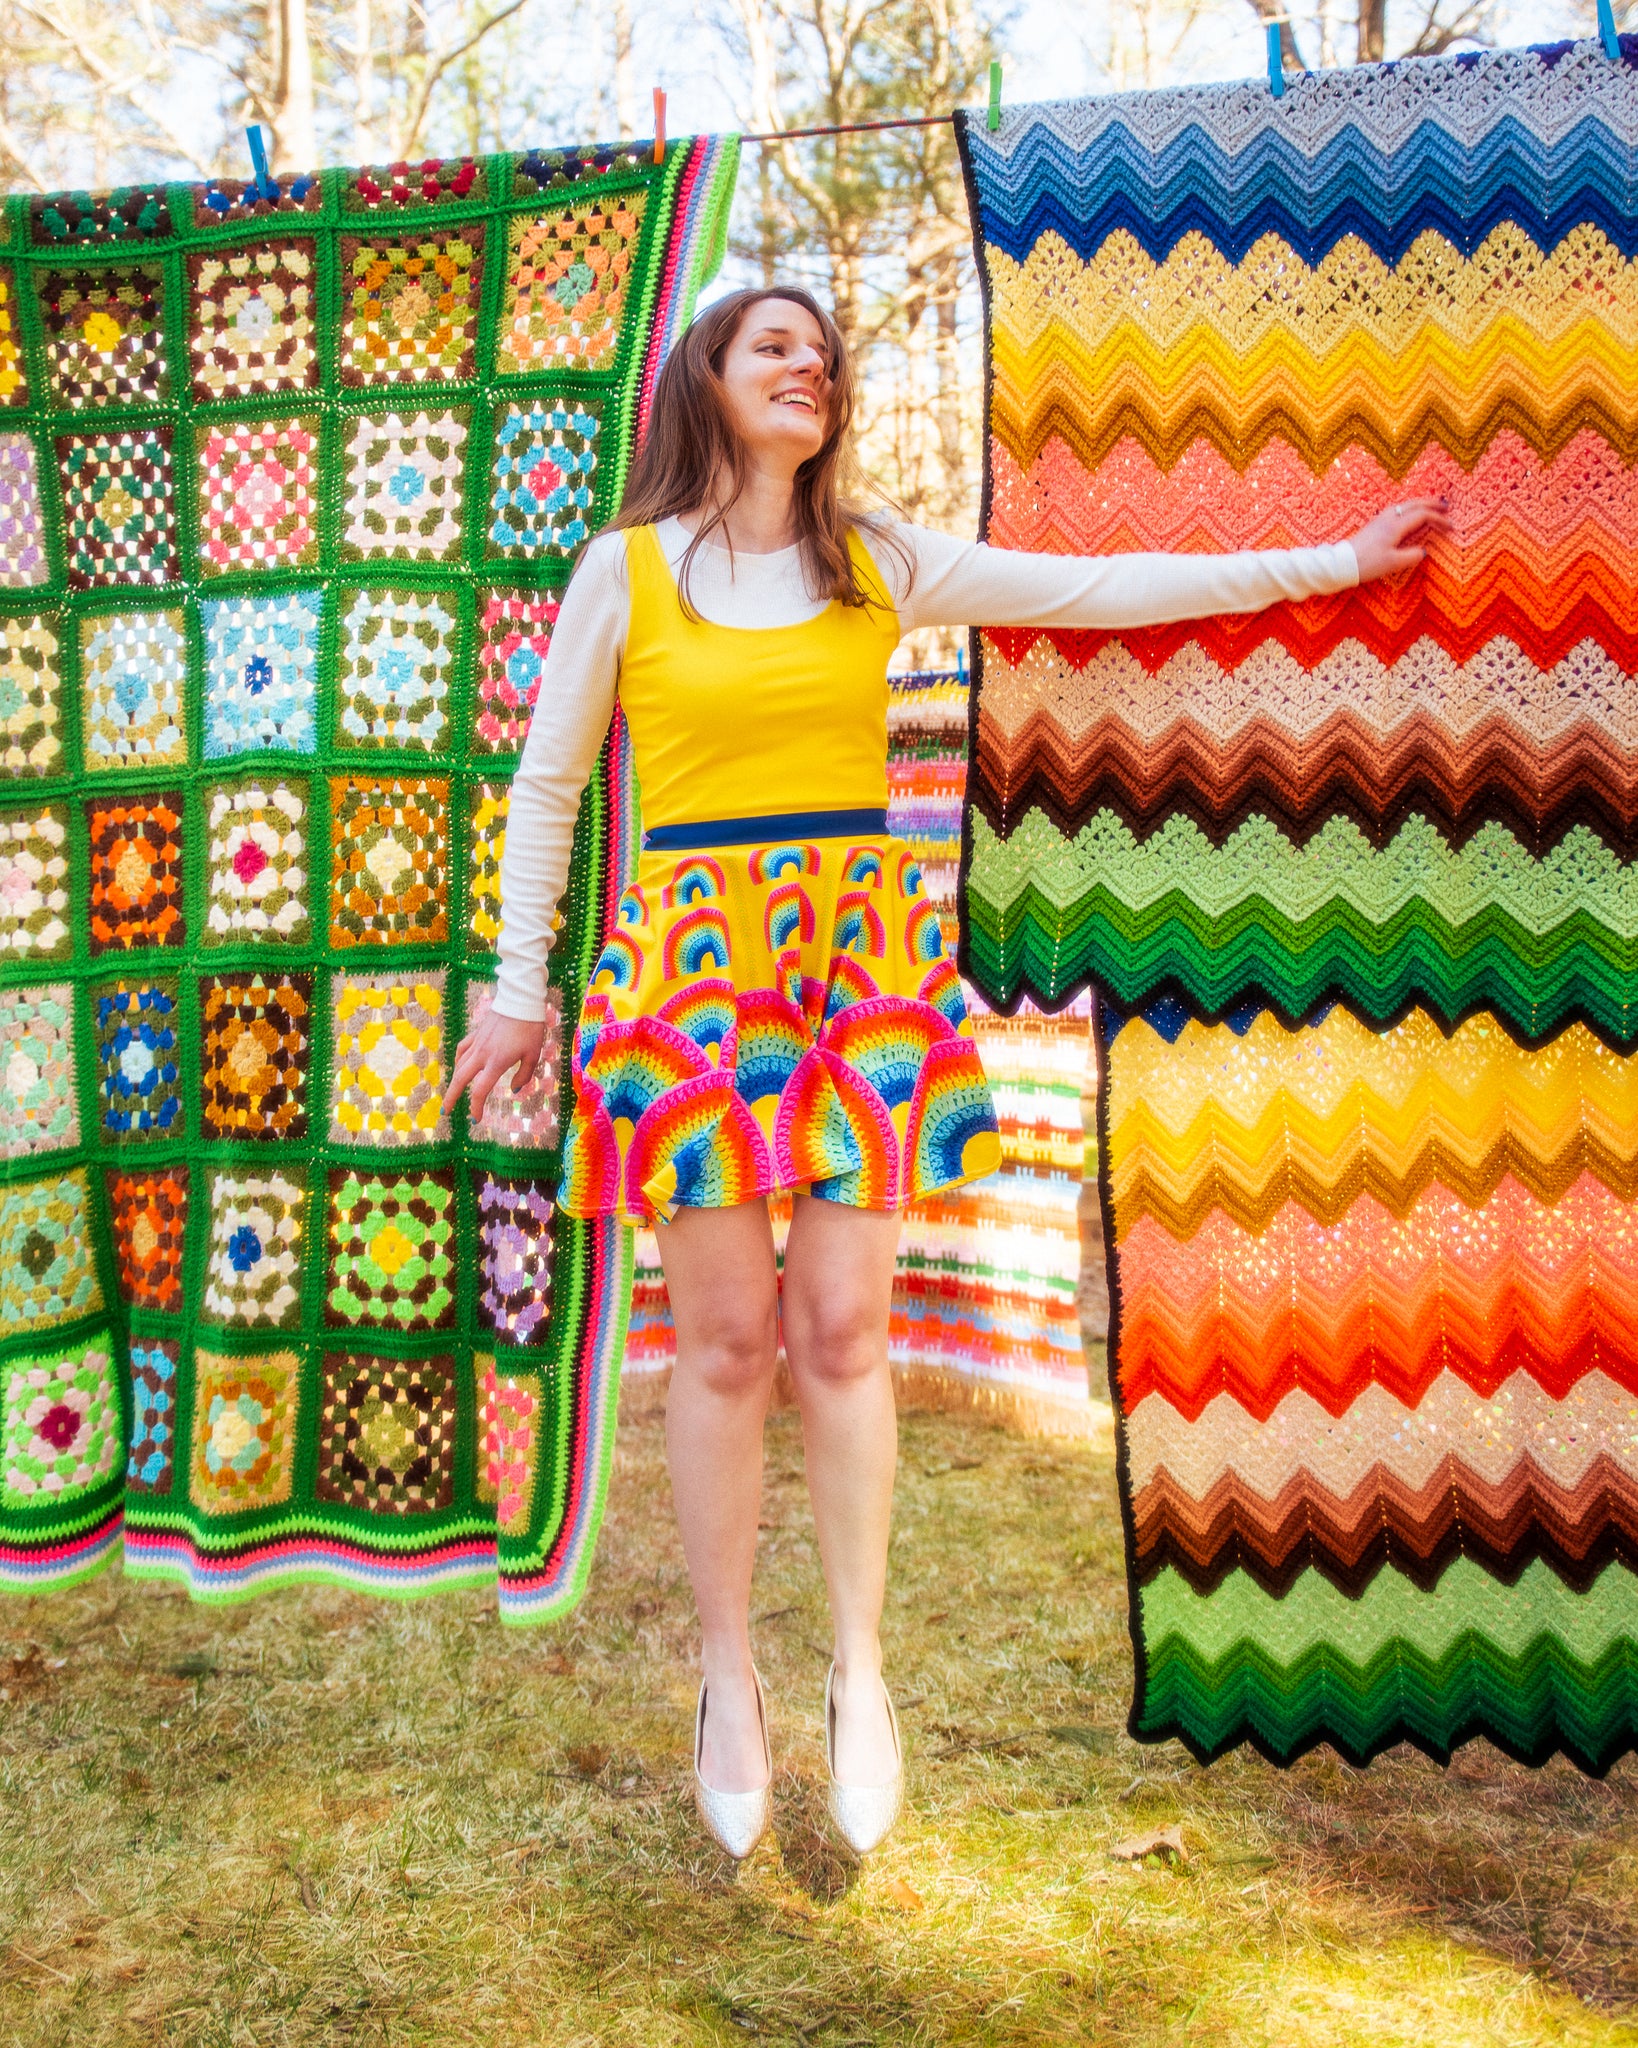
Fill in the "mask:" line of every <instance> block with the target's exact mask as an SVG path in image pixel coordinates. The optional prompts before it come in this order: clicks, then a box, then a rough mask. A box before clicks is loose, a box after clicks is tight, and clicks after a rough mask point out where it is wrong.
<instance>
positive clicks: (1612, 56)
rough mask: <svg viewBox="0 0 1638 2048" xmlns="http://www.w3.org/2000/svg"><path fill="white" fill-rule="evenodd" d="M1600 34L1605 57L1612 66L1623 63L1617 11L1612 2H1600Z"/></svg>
mask: <svg viewBox="0 0 1638 2048" xmlns="http://www.w3.org/2000/svg"><path fill="white" fill-rule="evenodd" d="M1598 33H1599V36H1600V37H1601V38H1602V40H1603V44H1604V55H1605V56H1606V57H1608V59H1609V60H1610V62H1611V63H1612V64H1619V63H1620V61H1621V38H1620V37H1619V36H1618V35H1617V34H1616V33H1615V9H1614V8H1613V7H1611V5H1610V0H1598Z"/></svg>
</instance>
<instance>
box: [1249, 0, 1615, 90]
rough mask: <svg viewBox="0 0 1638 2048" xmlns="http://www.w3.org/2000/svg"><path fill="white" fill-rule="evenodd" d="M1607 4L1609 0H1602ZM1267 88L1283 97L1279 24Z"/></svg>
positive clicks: (1272, 39)
mask: <svg viewBox="0 0 1638 2048" xmlns="http://www.w3.org/2000/svg"><path fill="white" fill-rule="evenodd" d="M1602 4H1603V5H1605V6H1608V5H1609V0H1602ZM1268 89H1269V91H1270V92H1271V93H1272V94H1273V95H1274V97H1275V98H1276V99H1277V100H1283V99H1284V98H1285V60H1284V58H1283V57H1282V56H1281V55H1280V24H1279V23H1278V22H1277V21H1271V22H1270V23H1269V24H1268Z"/></svg>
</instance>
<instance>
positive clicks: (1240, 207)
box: [968, 115, 1638, 263]
mask: <svg viewBox="0 0 1638 2048" xmlns="http://www.w3.org/2000/svg"><path fill="white" fill-rule="evenodd" d="M968 142H969V147H970V149H971V151H972V157H973V169H974V171H975V173H976V176H977V182H978V190H979V194H980V200H981V205H980V213H981V218H982V226H983V233H984V237H985V240H986V241H987V242H988V243H989V244H991V245H992V246H994V247H996V248H999V249H1002V250H1004V251H1005V252H1006V254H1007V255H1009V256H1010V257H1012V258H1013V260H1014V261H1015V262H1020V263H1021V262H1022V261H1023V260H1024V258H1025V257H1026V256H1027V255H1028V254H1029V252H1030V250H1031V249H1032V248H1033V247H1034V245H1035V243H1036V241H1037V240H1038V239H1039V237H1040V236H1041V235H1042V234H1044V233H1046V232H1048V231H1049V230H1050V231H1051V232H1053V233H1056V234H1059V235H1061V236H1062V237H1063V239H1064V240H1065V241H1066V242H1067V243H1069V245H1070V246H1071V248H1073V249H1074V250H1075V253H1076V254H1077V255H1078V256H1080V257H1081V258H1082V259H1083V260H1084V259H1086V258H1087V257H1089V256H1090V255H1092V253H1093V252H1094V251H1095V250H1097V249H1098V248H1099V247H1100V246H1101V245H1102V244H1103V243H1104V242H1105V241H1106V240H1107V239H1108V237H1109V236H1110V235H1111V234H1114V233H1116V232H1117V231H1124V232H1125V233H1127V234H1130V235H1131V236H1132V237H1133V238H1134V239H1135V240H1136V241H1137V242H1139V243H1140V244H1141V245H1142V247H1143V248H1144V249H1145V250H1147V252H1148V254H1149V255H1150V257H1151V258H1153V259H1154V260H1155V261H1156V262H1159V261H1161V260H1163V259H1164V258H1165V257H1166V256H1167V255H1168V254H1169V253H1170V252H1171V250H1173V249H1174V248H1175V247H1176V246H1177V244H1178V243H1179V242H1180V241H1181V240H1182V239H1183V237H1184V236H1185V235H1188V234H1193V233H1198V234H1202V235H1205V236H1206V237H1207V238H1208V239H1209V240H1210V241H1211V243H1212V244H1213V246H1214V247H1216V248H1217V249H1219V250H1220V251H1221V252H1222V253H1223V255H1224V256H1226V257H1227V258H1228V259H1229V260H1230V261H1232V262H1236V263H1237V262H1239V261H1240V260H1241V259H1242V258H1243V257H1244V256H1245V254H1246V252H1247V250H1248V249H1250V248H1251V246H1252V245H1253V244H1254V243H1255V242H1256V241H1257V239H1258V237H1259V236H1261V235H1267V234H1276V235H1279V236H1280V237H1281V238H1282V239H1283V240H1285V241H1286V242H1288V243H1289V244H1290V246H1291V247H1292V248H1293V249H1295V250H1296V251H1298V253H1299V254H1300V255H1301V256H1302V258H1303V260H1304V261H1305V262H1308V263H1313V262H1316V261H1318V260H1319V258H1321V257H1322V256H1324V255H1325V254H1326V253H1327V252H1328V251H1330V250H1331V249H1333V248H1335V246H1336V245H1337V243H1338V242H1339V241H1341V240H1342V239H1343V238H1344V237H1345V236H1348V235H1357V236H1358V237H1359V238H1360V240H1362V241H1363V242H1365V243H1366V244H1367V245H1368V246H1369V247H1370V248H1371V249H1372V250H1373V251H1374V252H1375V254H1376V255H1377V256H1379V257H1380V258H1381V259H1382V260H1383V261H1384V262H1396V261H1397V260H1398V259H1399V258H1400V257H1401V256H1402V255H1403V254H1404V252H1405V251H1406V249H1408V248H1409V247H1410V245H1411V243H1412V242H1414V241H1415V239H1416V237H1417V236H1418V235H1420V234H1423V233H1425V232H1427V231H1428V230H1429V229H1432V230H1434V231H1435V232H1437V233H1438V234H1441V235H1443V236H1444V237H1445V238H1446V239H1447V240H1448V241H1449V242H1451V243H1452V244H1453V246H1455V247H1456V248H1459V249H1460V250H1461V251H1462V253H1463V254H1464V255H1471V254H1472V252H1473V251H1474V249H1476V248H1477V247H1478V246H1479V244H1480V243H1481V242H1482V241H1483V240H1484V239H1485V237H1486V236H1487V235H1489V234H1490V233H1491V232H1492V231H1493V230H1494V229H1495V228H1496V226H1497V225H1498V224H1499V223H1501V222H1503V221H1513V222H1516V223H1517V225H1518V226H1519V227H1521V228H1522V229H1523V230H1524V232H1525V233H1526V234H1528V235H1529V237H1530V238H1531V240H1532V241H1533V242H1535V244H1536V245H1537V247H1538V248H1541V249H1543V250H1551V249H1553V248H1555V247H1556V246H1557V245H1558V243H1559V242H1560V241H1562V240H1563V238H1564V237H1565V235H1567V234H1568V233H1569V232H1570V231H1571V230H1572V229H1573V228H1575V227H1576V226H1578V225H1580V224H1581V223H1583V222H1591V223H1592V224H1594V225H1596V226H1597V227H1598V228H1600V229H1601V230H1602V232H1603V233H1604V234H1606V235H1608V237H1609V238H1610V240H1611V241H1612V242H1613V243H1614V244H1615V245H1616V246H1617V247H1618V248H1619V249H1620V250H1621V252H1622V254H1623V255H1624V256H1631V255H1633V254H1635V253H1638V211H1635V209H1634V206H1633V194H1634V163H1633V151H1632V149H1631V146H1630V144H1629V143H1628V141H1627V139H1626V138H1625V137H1624V136H1622V135H1620V134H1618V133H1617V132H1616V131H1615V130H1613V129H1612V128H1610V127H1609V125H1608V124H1607V123H1606V122H1604V121H1602V120H1600V119H1598V118H1597V117H1596V116H1591V115H1589V116H1588V117H1587V118H1586V119H1584V120H1582V121H1578V122H1577V123H1576V125H1575V126H1574V127H1573V128H1572V129H1571V130H1570V131H1569V132H1568V134H1566V135H1565V136H1564V137H1563V138H1562V139H1561V140H1560V141H1557V142H1555V143H1553V144H1551V145H1544V144H1543V142H1542V140H1541V138H1540V137H1539V136H1537V135H1532V134H1531V133H1530V132H1529V131H1528V129H1526V128H1525V127H1523V126H1522V125H1521V124H1520V123H1519V122H1518V121H1517V120H1516V119H1514V118H1513V117H1512V116H1505V117H1504V118H1503V119H1501V120H1500V121H1498V122H1497V123H1496V125H1495V127H1493V128H1492V129H1490V130H1489V131H1488V132H1487V133H1486V134H1485V136H1484V137H1483V138H1482V140H1481V141H1480V142H1479V143H1478V144H1477V145H1476V146H1474V147H1473V148H1471V149H1469V148H1464V147H1463V146H1462V145H1461V144H1460V143H1458V142H1457V141H1455V140H1454V138H1453V137H1452V136H1451V135H1450V133H1449V132H1448V131H1447V130H1446V129H1444V128H1442V127H1440V126H1439V125H1437V124H1436V123H1434V122H1424V123H1423V124H1422V125H1421V126H1420V127H1418V128H1417V130H1416V131H1415V134H1414V135H1413V137H1412V138H1411V139H1410V140H1409V141H1408V142H1407V144H1406V146H1405V148H1404V149H1403V150H1395V151H1391V152H1389V151H1384V150H1382V149H1381V148H1380V147H1379V146H1378V145H1377V144H1376V143H1374V142H1373V141H1371V140H1370V139H1369V138H1368V137H1366V136H1364V135H1362V134H1361V133H1360V132H1359V130H1358V129H1354V128H1349V129H1345V130H1343V131H1342V132H1341V133H1339V134H1338V135H1336V136H1335V137H1334V138H1333V139H1332V140H1331V141H1329V142H1327V143H1326V144H1325V146H1324V147H1323V148H1322V149H1320V150H1319V151H1318V152H1316V154H1314V155H1313V156H1311V157H1310V156H1308V155H1305V154H1304V152H1303V151H1302V150H1301V149H1300V148H1298V147H1297V146H1296V144H1295V143H1294V142H1293V141H1292V139H1291V138H1290V137H1289V136H1288V135H1284V134H1281V133H1280V132H1278V131H1277V130H1275V129H1271V128H1265V129H1262V130H1260V131H1259V132H1258V133H1257V134H1256V135H1255V136H1254V137H1253V139H1252V140H1251V142H1250V144H1249V145H1248V146H1247V148H1246V149H1244V150H1243V151H1241V152H1240V153H1238V154H1236V153H1234V152H1232V151H1230V150H1227V149H1225V148H1224V147H1223V145H1222V143H1221V142H1220V141H1219V140H1218V139H1216V138H1215V137H1213V136H1212V135H1211V134H1209V133H1208V132H1207V131H1206V130H1205V129H1203V128H1200V127H1194V126H1191V127H1189V128H1187V129H1185V130H1184V131H1183V132H1182V133H1181V134H1180V135H1178V136H1176V137H1175V138H1174V139H1173V140H1172V141H1171V142H1169V143H1167V145H1166V146H1165V147H1164V148H1163V149H1161V150H1159V151H1155V150H1151V149H1150V148H1148V147H1147V146H1146V145H1145V144H1144V143H1143V142H1142V141H1141V140H1140V138H1138V137H1137V136H1135V135H1134V134H1133V133H1132V132H1131V130H1130V129H1128V128H1126V127H1125V126H1123V125H1122V124H1120V123H1119V122H1113V123H1111V124H1110V125H1109V126H1108V127H1106V128H1105V129H1104V130H1103V131H1102V132H1101V133H1100V134H1099V136H1098V137H1097V140H1096V142H1095V143H1094V144H1093V145H1092V146H1091V147H1090V148H1088V149H1086V150H1084V151H1077V150H1075V149H1073V148H1072V147H1071V146H1070V145H1069V144H1068V143H1067V142H1066V141H1064V139H1063V138H1062V136H1060V135H1059V134H1058V133H1057V131H1056V130H1055V129H1054V128H1053V127H1052V126H1051V125H1050V124H1049V123H1048V122H1046V121H1041V122H1039V123H1037V124H1036V125H1035V127H1034V128H1033V129H1032V130H1031V131H1030V132H1029V133H1028V134H1027V135H1026V136H1025V137H1024V138H1023V139H1022V140H1021V141H1020V142H1018V143H1016V144H1015V145H1014V146H1013V147H1012V148H1011V149H1010V150H1009V151H1008V152H1007V153H1006V154H1005V155H1003V154H1002V153H1001V152H1000V151H998V150H996V149H995V148H993V147H992V146H990V145H989V144H988V143H987V142H986V140H985V137H984V135H983V133H982V131H980V130H978V129H976V128H974V129H970V130H969V131H968Z"/></svg>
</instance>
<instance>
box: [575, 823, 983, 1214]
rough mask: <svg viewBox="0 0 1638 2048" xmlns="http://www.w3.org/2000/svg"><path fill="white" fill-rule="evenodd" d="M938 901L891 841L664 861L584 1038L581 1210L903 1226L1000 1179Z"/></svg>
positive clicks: (609, 950) (626, 931)
mask: <svg viewBox="0 0 1638 2048" xmlns="http://www.w3.org/2000/svg"><path fill="white" fill-rule="evenodd" d="M920 889H921V876H920V873H919V871H918V870H917V868H916V865H915V862H914V860H913V859H910V858H908V857H907V855H906V854H905V852H904V849H903V848H902V847H901V846H899V845H898V844H897V843H896V842H893V841H891V840H883V841H881V842H879V843H877V844H871V845H865V846H850V847H848V848H846V849H845V851H842V850H838V851H837V852H836V853H834V854H828V855H822V854H821V851H820V849H819V848H817V847H811V846H779V847H758V848H753V849H745V850H735V849H718V850H717V851H715V852H714V853H712V854H708V855H707V854H698V853H694V854H690V855H688V856H687V857H686V858H678V857H677V856H674V855H672V856H668V855H665V854H662V853H653V852H651V853H649V854H646V855H645V856H644V859H643V869H642V885H641V886H640V887H636V888H632V889H628V890H627V891H626V894H625V897H624V899H623V900H622V904H621V917H620V928H619V929H618V930H617V931H615V932H614V933H613V934H611V936H610V938H609V940H608V943H607V945H606V946H605V947H604V950H603V954H602V957H601V958H600V959H599V960H598V962H597V966H596V968H595V970H594V972H593V975H592V982H591V992H590V994H589V995H588V996H587V999H586V1003H585V1007H584V1009H583V1011H582V1014H581V1019H580V1028H579V1031H578V1032H577V1034H576V1039H575V1055H574V1086H575V1112H574V1119H573V1123H572V1125H571V1127H570V1130H569V1134H568V1138H567V1141H566V1144H565V1151H564V1168H563V1183H562V1187H561V1189H560V1192H559V1201H560V1203H561V1204H562V1207H563V1208H564V1210H565V1211H566V1212H567V1213H568V1214H570V1215H572V1216H606V1215H617V1216H620V1217H623V1218H626V1219H628V1220H631V1221H640V1222H648V1221H651V1220H653V1219H654V1218H655V1217H662V1218H669V1217H671V1216H673V1215H674V1214H675V1213H676V1212H677V1210H678V1209H679V1208H726V1207H729V1206H731V1205H733V1204H735V1203H739V1202H746V1201H752V1200H754V1199H756V1198H757V1197H759V1196H765V1195H771V1194H775V1193H779V1192H783V1191H787V1190H793V1189H806V1190H807V1191H808V1192H809V1193H811V1194H814V1195H817V1196H819V1197H820V1198H821V1199H824V1200H828V1201H835V1202H842V1203H846V1204H848V1205H850V1206H852V1207H855V1208H864V1209H878V1210H891V1209H897V1208H902V1207H904V1206H905V1205H906V1204H908V1203H910V1202H914V1201H919V1200H920V1199H921V1198H922V1197H923V1196H925V1195H929V1194H933V1193H936V1192H937V1191H938V1190H939V1189H941V1188H947V1187H953V1186H955V1185H957V1184H958V1183H960V1182H963V1181H968V1180H973V1179H977V1178H978V1177H979V1176H981V1175H983V1174H986V1173H989V1172H991V1171H993V1169H994V1168H995V1167H996V1166H997V1165H998V1164H999V1163H1000V1156H1001V1153H1000V1139H999V1135H998V1133H997V1128H996V1118H995V1111H994V1107H993V1105H992V1104H991V1101H990V1094H989V1089H988V1086H987V1085H986V1083H985V1080H984V1074H983V1069H982V1067H981V1066H980V1064H979V1059H978V1054H977V1051H976V1049H975V1047H974V1044H973V1039H972V1032H971V1028H970V1026H969V1025H968V1022H967V1013H966V1008H965V1005H964V1004H963V1002H962V997H961V983H960V979H959V977H958V976H957V974H956V972H955V969H954V967H953V965H952V964H951V962H950V961H949V960H948V959H947V958H946V957H945V955H944V949H943V941H942V939H941V937H940V935H939V926H938V919H937V916H936V914H935V913H934V911H933V907H932V905H931V904H930V903H928V901H927V900H926V898H925V897H923V896H922V895H921V893H920ZM628 910H635V911H636V913H637V914H636V916H635V917H631V916H628V915H627V913H628Z"/></svg>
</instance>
